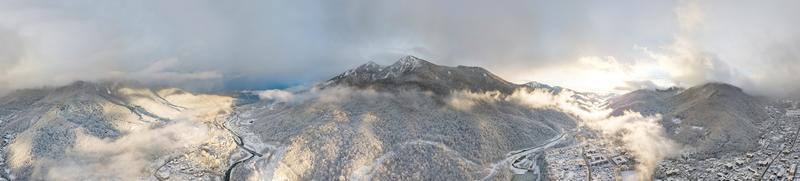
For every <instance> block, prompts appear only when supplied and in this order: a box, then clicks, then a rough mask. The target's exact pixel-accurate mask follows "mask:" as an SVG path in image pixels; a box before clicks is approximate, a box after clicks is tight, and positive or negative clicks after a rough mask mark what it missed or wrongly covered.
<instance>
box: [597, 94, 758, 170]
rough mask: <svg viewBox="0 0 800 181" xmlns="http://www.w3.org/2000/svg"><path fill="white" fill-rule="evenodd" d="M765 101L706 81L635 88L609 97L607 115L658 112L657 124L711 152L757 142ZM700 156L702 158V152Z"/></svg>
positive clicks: (699, 149) (742, 148)
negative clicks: (659, 123)
mask: <svg viewBox="0 0 800 181" xmlns="http://www.w3.org/2000/svg"><path fill="white" fill-rule="evenodd" d="M766 105H767V101H766V100H763V99H761V98H757V97H754V96H751V95H748V94H747V93H745V92H743V91H742V90H741V89H740V88H738V87H735V86H733V85H730V84H723V83H707V84H703V85H698V86H695V87H691V88H689V89H685V90H684V89H681V88H670V89H666V90H638V91H634V92H631V93H628V94H625V95H621V96H618V97H615V98H613V99H611V100H610V104H609V107H610V108H612V109H614V112H613V113H612V114H622V112H623V111H626V110H633V111H637V112H641V113H643V114H661V115H663V120H662V121H661V123H662V124H663V125H664V127H665V128H666V129H667V132H669V133H671V134H670V135H669V136H670V137H671V138H673V139H674V140H677V141H678V142H680V143H683V144H686V145H689V146H692V147H694V148H696V149H697V152H698V153H701V154H704V155H705V156H714V155H717V154H723V153H728V152H737V151H739V152H740V151H747V150H750V149H753V148H754V147H755V146H757V141H758V139H759V136H760V135H761V131H760V130H759V125H760V123H761V122H763V121H764V120H766V119H767V110H765V107H766ZM705 156H704V157H705Z"/></svg>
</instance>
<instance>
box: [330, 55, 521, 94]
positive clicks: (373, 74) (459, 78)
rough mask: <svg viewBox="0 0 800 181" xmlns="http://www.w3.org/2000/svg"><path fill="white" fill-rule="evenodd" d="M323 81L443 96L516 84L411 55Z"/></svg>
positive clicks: (478, 70)
mask: <svg viewBox="0 0 800 181" xmlns="http://www.w3.org/2000/svg"><path fill="white" fill-rule="evenodd" d="M327 84H328V85H345V86H354V87H361V88H364V87H369V88H372V89H377V90H399V89H418V90H424V91H432V92H434V93H438V94H443V95H444V94H449V93H450V92H449V91H451V90H470V91H474V92H484V91H500V92H503V93H511V92H513V91H514V89H515V88H517V87H519V85H515V84H513V83H510V82H508V81H506V80H503V79H502V78H500V77H498V76H496V75H494V74H492V73H491V72H489V71H487V70H486V69H483V68H480V67H467V66H457V67H447V66H440V65H436V64H433V63H430V62H428V61H425V60H422V59H419V58H417V57H414V56H405V57H403V58H401V59H400V60H399V61H397V62H395V63H394V64H392V65H389V66H381V65H378V64H375V63H373V62H369V63H367V64H364V65H361V66H359V67H357V68H355V69H351V70H348V71H346V72H344V73H342V74H339V75H338V76H336V77H334V78H332V79H330V80H329V81H328V82H327Z"/></svg>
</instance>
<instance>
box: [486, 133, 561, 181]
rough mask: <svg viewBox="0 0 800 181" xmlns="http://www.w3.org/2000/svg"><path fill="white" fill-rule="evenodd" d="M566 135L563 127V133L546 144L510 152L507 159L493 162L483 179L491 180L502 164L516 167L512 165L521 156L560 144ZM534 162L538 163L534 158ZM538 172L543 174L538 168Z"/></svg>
mask: <svg viewBox="0 0 800 181" xmlns="http://www.w3.org/2000/svg"><path fill="white" fill-rule="evenodd" d="M566 135H567V132H566V131H564V130H563V129H562V130H561V133H559V135H558V136H555V137H553V138H550V139H549V140H547V141H546V142H545V143H544V144H541V145H539V146H534V147H530V148H525V149H521V150H515V151H511V152H508V154H506V159H503V160H500V161H498V162H495V163H494V164H492V167H491V168H489V169H490V171H489V174H488V175H486V177H484V178H483V179H481V180H490V179H491V178H492V177H493V176H495V175H497V172H498V170H500V168H502V167H501V166H503V165H508V166H509V167H510V168H511V169H514V168H513V166H511V164H512V163H513V162H514V160H517V159H519V158H520V157H523V156H525V155H529V154H531V153H535V152H540V151H542V150H544V149H547V148H550V147H553V146H555V145H556V144H558V143H560V142H561V141H563V140H564V139H565V138H566ZM532 164H534V165H535V164H536V160H533V163H532ZM536 172H537V173H535V174H537V175H539V176H540V177H541V175H540V174H541V170H538V169H537V170H536Z"/></svg>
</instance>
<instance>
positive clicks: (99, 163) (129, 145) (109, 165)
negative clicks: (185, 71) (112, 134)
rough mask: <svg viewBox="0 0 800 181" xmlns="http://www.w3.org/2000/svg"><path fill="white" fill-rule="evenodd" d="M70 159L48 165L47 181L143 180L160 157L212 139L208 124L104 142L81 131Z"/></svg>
mask: <svg viewBox="0 0 800 181" xmlns="http://www.w3.org/2000/svg"><path fill="white" fill-rule="evenodd" d="M76 137H77V138H76V143H75V146H74V147H73V148H72V150H71V151H69V152H67V157H66V158H64V159H63V160H54V161H51V163H47V162H45V163H44V165H45V166H44V167H46V168H48V171H47V172H46V173H47V177H46V178H47V179H51V180H86V179H89V180H92V179H112V180H113V179H137V178H138V179H143V178H151V175H150V173H153V172H154V170H148V169H151V168H152V167H153V166H154V163H156V164H157V162H156V161H158V160H156V159H157V158H161V157H163V156H165V155H171V154H175V153H180V152H183V151H187V150H189V149H190V148H193V147H195V146H197V145H200V144H201V143H204V142H206V141H208V140H209V139H210V138H211V135H210V134H209V129H208V128H207V127H205V126H204V125H199V124H196V123H189V122H186V121H184V122H177V123H172V124H168V125H166V126H164V127H161V128H155V129H146V130H142V131H139V132H133V133H130V134H127V135H125V136H122V137H120V138H118V139H115V140H111V139H100V138H97V137H94V136H91V135H87V134H86V133H83V132H77V134H76Z"/></svg>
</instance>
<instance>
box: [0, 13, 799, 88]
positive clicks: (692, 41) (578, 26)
mask: <svg viewBox="0 0 800 181" xmlns="http://www.w3.org/2000/svg"><path fill="white" fill-rule="evenodd" d="M797 8H800V1H795V0H764V1H746V0H726V1H723V0H702V1H700V0H696V1H691V0H685V1H673V0H653V1H638V0H612V1H593V0H564V1H543V0H542V1H539V0H531V1H520V0H502V1H478V0H439V1H429V0H405V1H385V0H370V1H359V0H332V1H310V0H286V1H281V0H259V1H256V0H250V1H247V0H241V1H213V0H192V1H189V0H186V1H183V0H169V1H156V0H119V1H99V0H97V1H90V0H84V1H57V0H52V1H51V0H42V1H26V0H0V93H2V92H7V91H10V90H14V89H22V88H36V87H43V86H58V85H64V84H68V83H70V82H73V81H76V80H87V81H99V80H108V79H132V80H138V81H141V82H146V83H151V84H159V85H170V86H178V87H183V88H188V89H193V90H257V89H272V88H285V87H291V86H295V85H300V84H309V83H313V82H318V81H322V80H326V79H329V78H331V77H333V76H334V75H336V74H338V73H340V72H343V71H345V70H347V69H350V68H353V67H356V66H358V65H360V64H363V63H365V62H367V61H374V62H377V63H380V64H390V63H392V62H394V61H395V60H397V59H398V58H400V57H401V56H403V55H414V56H417V57H420V58H423V59H426V60H429V61H431V62H434V63H437V64H441V65H449V66H455V65H469V66H480V67H484V68H486V69H488V70H490V71H492V72H494V73H495V74H497V75H499V76H500V77H503V78H505V79H507V80H509V81H512V82H516V83H525V82H528V81H538V82H543V83H548V84H552V85H560V86H564V87H569V88H573V89H577V90H581V91H593V92H615V93H624V92H626V91H630V90H634V89H640V88H657V87H668V86H683V87H688V86H693V85H698V84H702V83H704V82H725V83H731V84H734V85H737V86H740V87H742V88H744V90H745V91H747V92H748V93H753V94H758V95H773V96H800V76H797V75H796V73H797V72H800V59H798V58H799V57H800V27H798V26H800V24H798V23H796V18H797V17H800V11H796V9H797Z"/></svg>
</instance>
